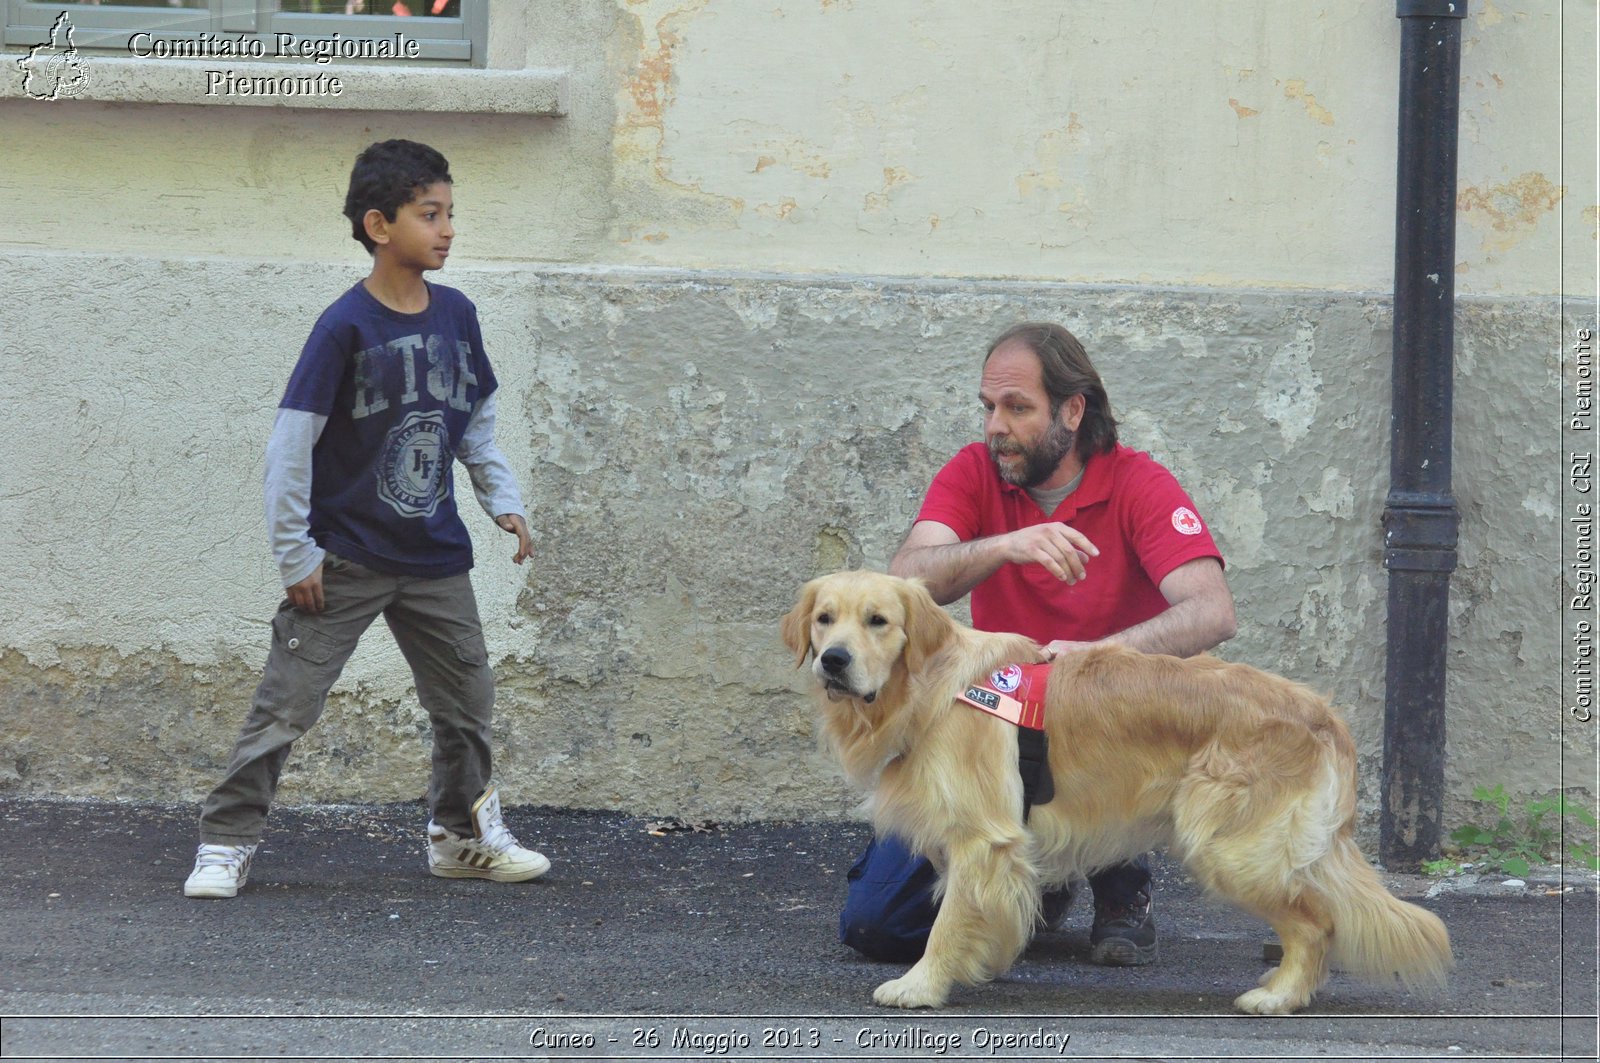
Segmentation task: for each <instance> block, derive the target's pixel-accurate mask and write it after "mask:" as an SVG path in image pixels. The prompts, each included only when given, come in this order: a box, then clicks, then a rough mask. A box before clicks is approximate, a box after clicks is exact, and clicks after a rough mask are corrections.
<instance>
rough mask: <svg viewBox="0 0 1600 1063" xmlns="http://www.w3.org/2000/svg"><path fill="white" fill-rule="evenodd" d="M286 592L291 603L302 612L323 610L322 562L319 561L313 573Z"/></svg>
mask: <svg viewBox="0 0 1600 1063" xmlns="http://www.w3.org/2000/svg"><path fill="white" fill-rule="evenodd" d="M285 593H287V594H288V595H289V604H290V605H292V606H294V607H295V608H296V609H298V610H300V611H301V612H302V613H320V612H322V563H321V562H318V563H317V567H316V569H315V570H314V571H313V572H312V573H311V575H309V576H307V577H306V578H305V579H303V580H301V581H300V582H299V583H296V584H295V585H294V586H292V587H290V588H289V589H288V590H287V591H286V592H285Z"/></svg>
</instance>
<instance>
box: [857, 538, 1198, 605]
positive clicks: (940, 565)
mask: <svg viewBox="0 0 1600 1063" xmlns="http://www.w3.org/2000/svg"><path fill="white" fill-rule="evenodd" d="M1099 553H1100V551H1099V549H1097V548H1096V547H1095V545H1094V544H1093V543H1091V542H1090V541H1089V540H1088V539H1087V538H1086V537H1085V536H1084V535H1083V533H1082V532H1079V531H1077V530H1076V529H1074V528H1069V527H1068V526H1067V525H1065V524H1062V523H1060V522H1059V521H1049V522H1046V523H1044V524H1035V525H1033V526H1032V527H1028V528H1021V529H1018V530H1017V531H1014V532H1007V533H1006V534H1004V535H991V536H989V537H988V538H984V539H973V540H971V541H970V542H962V541H961V538H960V536H958V535H956V533H955V530H954V529H952V528H951V527H950V526H949V525H947V524H941V523H939V522H938V521H936V520H919V521H917V522H916V523H915V524H913V525H912V526H911V531H910V533H908V534H907V535H906V541H905V542H903V543H901V544H900V549H899V550H896V551H895V555H894V557H893V558H892V559H890V561H889V571H890V573H892V574H893V575H896V576H902V577H905V578H908V579H912V578H915V579H921V580H922V581H923V582H925V583H927V585H928V592H929V593H930V594H932V595H933V599H934V601H936V602H938V603H939V604H940V605H948V604H950V603H951V602H953V601H955V600H956V599H958V598H960V597H961V596H963V595H964V594H966V593H967V592H968V591H970V590H972V588H974V587H976V586H977V585H978V584H980V583H982V582H983V581H984V580H986V579H988V578H989V577H990V576H992V575H994V573H995V572H996V571H997V570H998V569H999V568H1000V566H1001V565H1004V564H1006V563H1007V562H1010V563H1013V564H1018V565H1027V564H1038V565H1043V566H1044V567H1045V568H1046V569H1048V570H1049V571H1050V573H1051V575H1053V576H1055V577H1056V579H1059V580H1062V581H1064V582H1066V583H1069V584H1070V583H1076V582H1078V581H1079V580H1080V579H1083V577H1084V567H1083V561H1084V558H1085V557H1095V556H1098V555H1099ZM1162 586H1163V588H1164V587H1165V586H1166V584H1165V583H1164V582H1163V584H1162Z"/></svg>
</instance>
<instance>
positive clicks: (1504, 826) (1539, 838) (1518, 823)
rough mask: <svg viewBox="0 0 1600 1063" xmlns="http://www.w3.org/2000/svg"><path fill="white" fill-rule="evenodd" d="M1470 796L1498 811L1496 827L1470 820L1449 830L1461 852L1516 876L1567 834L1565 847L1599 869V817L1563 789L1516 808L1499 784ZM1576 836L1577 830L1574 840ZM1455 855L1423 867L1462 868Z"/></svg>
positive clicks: (1542, 859)
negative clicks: (1453, 858)
mask: <svg viewBox="0 0 1600 1063" xmlns="http://www.w3.org/2000/svg"><path fill="white" fill-rule="evenodd" d="M1472 799H1473V800H1474V801H1477V802H1479V803H1480V804H1485V805H1488V806H1490V807H1491V808H1492V809H1493V810H1494V813H1495V816H1494V824H1493V826H1489V827H1484V826H1480V825H1479V824H1476V823H1468V824H1466V825H1464V826H1460V827H1457V828H1456V829H1455V830H1453V831H1451V832H1450V840H1451V841H1453V842H1455V844H1456V846H1457V847H1458V848H1459V849H1460V850H1461V852H1462V854H1463V855H1467V856H1474V857H1478V856H1481V857H1482V859H1483V860H1484V861H1485V862H1487V863H1489V864H1492V865H1494V866H1496V867H1498V868H1499V869H1500V870H1501V871H1504V872H1505V873H1506V874H1508V875H1511V876H1512V877H1514V878H1525V877H1526V876H1527V874H1528V872H1529V871H1531V870H1533V865H1534V864H1542V863H1546V862H1548V861H1549V860H1550V859H1551V856H1552V854H1554V853H1555V852H1556V850H1557V848H1558V846H1559V844H1560V842H1561V839H1562V835H1563V833H1565V834H1566V841H1567V852H1568V853H1570V854H1571V856H1572V858H1573V859H1574V860H1575V861H1576V862H1577V863H1579V864H1581V865H1583V866H1584V867H1587V868H1589V869H1590V870H1591V871H1600V853H1597V852H1596V850H1595V828H1596V820H1595V815H1594V813H1593V812H1591V811H1589V810H1588V809H1587V808H1584V807H1583V806H1581V805H1577V804H1574V803H1572V802H1571V801H1568V800H1567V798H1566V796H1565V795H1564V794H1557V795H1556V796H1555V797H1548V798H1542V799H1540V800H1537V801H1529V802H1528V803H1527V804H1526V806H1524V807H1523V808H1522V809H1521V810H1519V811H1518V812H1516V813H1513V811H1512V808H1511V795H1510V794H1508V793H1506V790H1505V787H1504V786H1502V785H1500V784H1499V783H1496V784H1495V786H1494V788H1493V789H1490V788H1489V787H1486V786H1478V787H1475V788H1474V789H1473V791H1472ZM1573 835H1579V837H1578V838H1577V839H1576V840H1574V837H1573ZM1460 869H1461V865H1460V863H1459V862H1458V861H1454V860H1430V861H1428V862H1427V863H1425V864H1423V870H1425V871H1427V872H1428V873H1429V874H1431V875H1440V874H1450V873H1453V872H1455V871H1459V870H1460Z"/></svg>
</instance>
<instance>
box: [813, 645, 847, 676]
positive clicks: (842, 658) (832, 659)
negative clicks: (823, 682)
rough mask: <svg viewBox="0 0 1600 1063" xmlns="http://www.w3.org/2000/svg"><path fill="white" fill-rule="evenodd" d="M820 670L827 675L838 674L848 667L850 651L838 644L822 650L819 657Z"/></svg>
mask: <svg viewBox="0 0 1600 1063" xmlns="http://www.w3.org/2000/svg"><path fill="white" fill-rule="evenodd" d="M820 660H821V661H822V670H823V671H824V672H827V673H828V674H829V675H838V674H839V673H840V672H843V671H844V670H845V669H846V668H849V667H850V651H849V650H846V649H842V648H840V647H838V646H829V647H828V648H827V649H825V650H823V651H822V656H821V658H820Z"/></svg>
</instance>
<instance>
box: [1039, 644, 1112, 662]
mask: <svg viewBox="0 0 1600 1063" xmlns="http://www.w3.org/2000/svg"><path fill="white" fill-rule="evenodd" d="M1101 645H1104V643H1100V642H1071V641H1069V640H1067V639H1056V640H1055V641H1054V642H1052V643H1050V644H1049V645H1048V646H1044V647H1042V648H1041V649H1040V652H1041V653H1043V654H1044V659H1045V660H1047V661H1053V660H1055V659H1056V658H1058V657H1064V656H1066V655H1067V654H1069V653H1082V652H1083V651H1084V650H1087V649H1091V648H1093V647H1095V646H1101Z"/></svg>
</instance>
